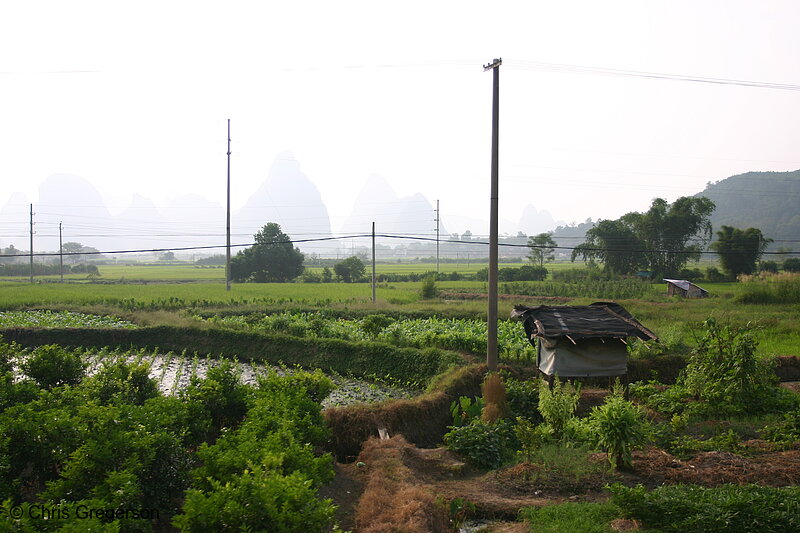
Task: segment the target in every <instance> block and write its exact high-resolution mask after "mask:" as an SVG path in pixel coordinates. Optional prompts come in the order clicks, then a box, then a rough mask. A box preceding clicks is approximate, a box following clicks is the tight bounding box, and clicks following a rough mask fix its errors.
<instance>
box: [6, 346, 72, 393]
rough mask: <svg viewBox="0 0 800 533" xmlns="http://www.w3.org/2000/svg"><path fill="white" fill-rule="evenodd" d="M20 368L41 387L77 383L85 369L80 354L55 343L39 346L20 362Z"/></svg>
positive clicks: (49, 387)
mask: <svg viewBox="0 0 800 533" xmlns="http://www.w3.org/2000/svg"><path fill="white" fill-rule="evenodd" d="M19 366H20V370H22V372H23V373H24V374H25V375H26V376H28V377H29V378H31V379H33V380H34V381H35V382H36V384H37V385H39V386H40V387H42V388H46V389H51V388H53V387H58V386H60V385H75V384H77V383H79V382H80V381H81V380H82V379H83V376H84V373H85V371H86V365H85V363H84V362H83V360H82V359H81V357H80V355H78V354H76V353H73V352H70V351H68V350H65V349H64V348H62V347H61V346H58V345H56V344H48V345H45V346H39V347H38V348H36V349H34V350H33V351H32V352H31V353H30V354H29V355H28V356H27V357H25V359H24V360H23V361H22V363H21V364H20V365H19Z"/></svg>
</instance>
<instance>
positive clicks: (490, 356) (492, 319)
mask: <svg viewBox="0 0 800 533" xmlns="http://www.w3.org/2000/svg"><path fill="white" fill-rule="evenodd" d="M502 64H503V60H502V59H495V60H494V61H492V62H491V63H489V64H488V65H484V67H483V70H484V72H485V71H487V70H491V71H492V184H491V188H490V189H491V192H490V196H489V309H488V312H487V326H488V336H487V339H486V366H488V367H489V371H490V372H492V371H495V370H497V240H498V230H497V216H498V214H497V210H498V206H497V204H498V201H497V198H498V181H499V180H498V166H499V165H498V144H499V138H500V137H499V133H500V132H499V128H500V65H502Z"/></svg>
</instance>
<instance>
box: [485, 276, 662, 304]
mask: <svg viewBox="0 0 800 533" xmlns="http://www.w3.org/2000/svg"><path fill="white" fill-rule="evenodd" d="M651 287H652V285H651V284H650V283H648V282H647V281H644V280H640V279H633V278H627V279H614V280H602V279H594V278H586V279H583V280H579V281H576V282H573V283H563V282H560V281H540V282H531V283H526V282H514V283H503V284H501V285H500V293H501V294H523V295H526V296H547V297H551V296H563V297H571V298H608V299H613V300H621V299H626V298H642V297H644V296H645V295H646V294H648V293H649V292H650V291H651Z"/></svg>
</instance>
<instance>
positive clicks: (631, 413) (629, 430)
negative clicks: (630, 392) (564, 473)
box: [589, 390, 650, 469]
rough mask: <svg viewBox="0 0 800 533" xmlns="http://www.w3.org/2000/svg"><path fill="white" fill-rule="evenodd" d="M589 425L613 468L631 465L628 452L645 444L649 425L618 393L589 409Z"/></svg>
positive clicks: (641, 414) (638, 410)
mask: <svg viewBox="0 0 800 533" xmlns="http://www.w3.org/2000/svg"><path fill="white" fill-rule="evenodd" d="M589 424H590V426H591V428H592V429H593V431H594V434H595V438H596V442H597V444H598V445H599V446H600V447H602V448H605V450H606V451H607V452H608V460H609V461H610V462H611V464H613V465H614V466H616V468H617V469H629V468H631V467H632V466H633V463H632V456H631V452H632V450H633V449H635V448H639V447H642V446H644V445H645V444H647V442H648V441H649V434H650V431H649V424H648V422H647V419H646V418H645V416H644V413H643V412H642V410H641V409H640V408H639V407H637V406H635V405H633V404H632V403H631V402H629V401H627V400H625V399H624V398H623V397H622V393H621V392H619V390H615V391H614V392H612V393H611V394H609V395H608V396H606V399H605V402H604V403H603V405H601V406H599V407H595V408H593V409H592V412H591V414H590V415H589Z"/></svg>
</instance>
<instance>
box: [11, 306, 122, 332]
mask: <svg viewBox="0 0 800 533" xmlns="http://www.w3.org/2000/svg"><path fill="white" fill-rule="evenodd" d="M135 327H136V324H133V323H132V322H128V321H127V320H121V319H119V318H116V317H112V316H100V315H88V314H86V313H75V312H72V311H50V310H36V311H5V312H0V328H135Z"/></svg>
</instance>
